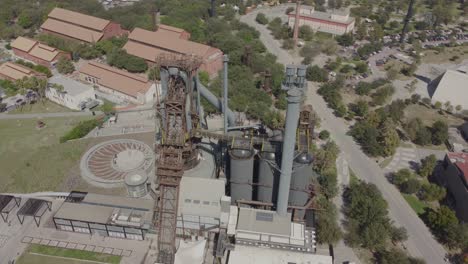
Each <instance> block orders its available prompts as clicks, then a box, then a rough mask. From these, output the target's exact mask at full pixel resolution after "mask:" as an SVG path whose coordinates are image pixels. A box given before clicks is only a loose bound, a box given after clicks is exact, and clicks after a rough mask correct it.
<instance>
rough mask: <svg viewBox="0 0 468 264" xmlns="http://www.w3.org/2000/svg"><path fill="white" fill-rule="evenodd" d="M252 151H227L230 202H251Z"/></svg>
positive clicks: (238, 149) (237, 149)
mask: <svg viewBox="0 0 468 264" xmlns="http://www.w3.org/2000/svg"><path fill="white" fill-rule="evenodd" d="M253 155H254V151H253V150H252V149H241V148H235V149H231V150H230V151H229V156H230V161H231V163H230V180H229V181H230V183H231V184H230V186H231V201H232V203H233V204H236V201H237V200H240V199H242V200H248V201H251V200H252V192H253V188H252V179H253V170H254V158H253Z"/></svg>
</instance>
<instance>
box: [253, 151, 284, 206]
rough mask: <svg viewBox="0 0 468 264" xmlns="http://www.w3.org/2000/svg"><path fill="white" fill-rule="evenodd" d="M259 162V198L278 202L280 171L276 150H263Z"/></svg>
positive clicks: (263, 200)
mask: <svg viewBox="0 0 468 264" xmlns="http://www.w3.org/2000/svg"><path fill="white" fill-rule="evenodd" d="M259 156H260V160H259V164H258V194H257V195H258V200H259V201H261V202H267V203H276V200H277V196H278V184H279V171H278V165H277V163H276V155H275V153H274V152H265V151H264V152H262V153H261V154H260V155H259Z"/></svg>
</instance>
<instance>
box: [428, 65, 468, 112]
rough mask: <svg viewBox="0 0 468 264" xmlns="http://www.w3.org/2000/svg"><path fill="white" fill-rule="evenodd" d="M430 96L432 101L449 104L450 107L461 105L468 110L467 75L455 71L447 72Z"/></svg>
mask: <svg viewBox="0 0 468 264" xmlns="http://www.w3.org/2000/svg"><path fill="white" fill-rule="evenodd" d="M439 79H440V81H438V84H437V87H436V89H435V91H434V93H433V94H432V100H434V101H440V102H442V103H443V102H450V103H451V104H452V105H454V106H456V105H461V106H462V107H463V108H464V109H468V100H466V98H468V85H467V83H468V74H466V73H463V72H461V71H456V70H447V71H446V72H445V73H444V74H443V75H442V76H441V77H439V78H437V79H436V80H439Z"/></svg>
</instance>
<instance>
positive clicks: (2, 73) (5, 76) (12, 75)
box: [0, 62, 47, 82]
mask: <svg viewBox="0 0 468 264" xmlns="http://www.w3.org/2000/svg"><path fill="white" fill-rule="evenodd" d="M25 77H26V78H30V77H37V78H47V76H46V75H45V74H43V73H40V72H37V71H35V70H33V69H31V68H28V67H26V66H23V65H20V64H17V63H13V62H5V63H3V64H2V65H0V79H2V80H8V81H12V82H14V81H16V80H21V79H23V78H25Z"/></svg>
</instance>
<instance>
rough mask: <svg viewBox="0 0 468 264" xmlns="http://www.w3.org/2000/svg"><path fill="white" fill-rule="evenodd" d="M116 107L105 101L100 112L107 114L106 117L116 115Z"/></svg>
mask: <svg viewBox="0 0 468 264" xmlns="http://www.w3.org/2000/svg"><path fill="white" fill-rule="evenodd" d="M114 107H115V105H114V104H113V103H112V102H110V101H107V100H104V103H103V104H102V105H101V106H100V110H101V111H102V112H103V113H104V114H105V115H110V114H114V113H115V109H114Z"/></svg>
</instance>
